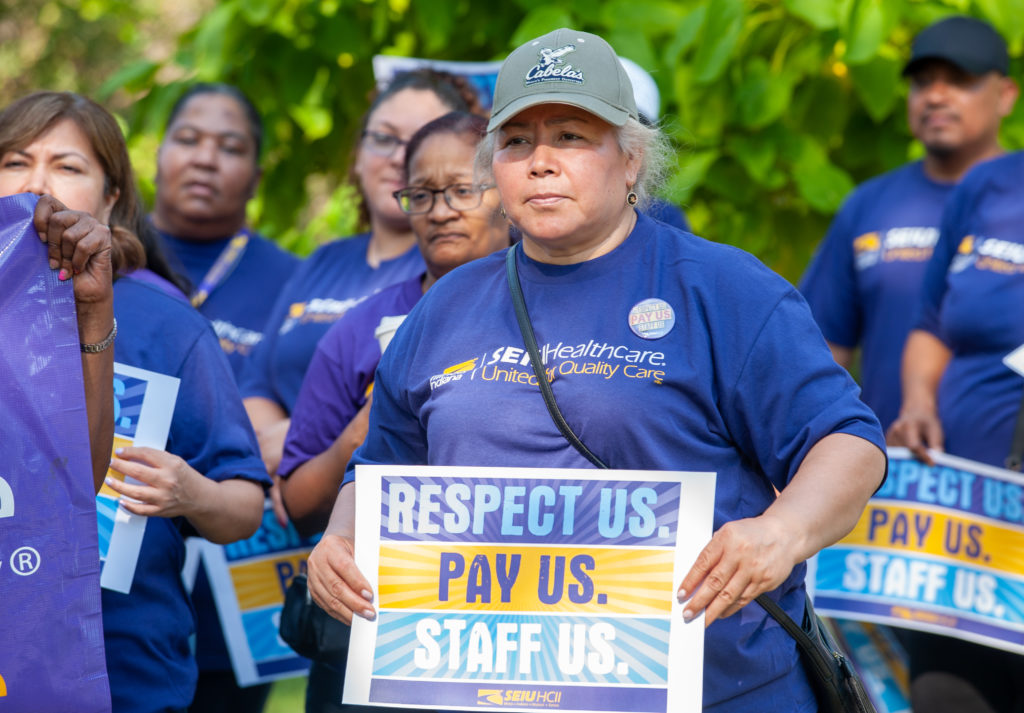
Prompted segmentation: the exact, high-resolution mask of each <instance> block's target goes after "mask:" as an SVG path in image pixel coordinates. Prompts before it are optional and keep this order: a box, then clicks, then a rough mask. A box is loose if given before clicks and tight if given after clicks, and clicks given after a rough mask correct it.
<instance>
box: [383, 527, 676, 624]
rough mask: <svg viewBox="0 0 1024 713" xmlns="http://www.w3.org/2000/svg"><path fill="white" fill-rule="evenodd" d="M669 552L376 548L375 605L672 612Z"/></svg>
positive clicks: (441, 546) (455, 546)
mask: <svg viewBox="0 0 1024 713" xmlns="http://www.w3.org/2000/svg"><path fill="white" fill-rule="evenodd" d="M673 565H674V554H673V552H672V550H671V549H669V548H664V547H663V548H646V549H645V548H633V547H631V548H622V549H619V548H600V547H586V548H580V547H549V546H545V547H523V546H520V547H514V546H513V547H509V546H496V545H494V546H492V545H474V544H472V543H458V544H436V543H429V544H420V543H408V544H402V545H394V544H389V545H382V546H381V548H380V562H379V574H380V582H379V589H380V591H379V603H380V606H381V607H384V608H392V609H442V610H443V609H458V610H463V611H467V610H469V611H472V610H481V611H493V610H498V609H515V610H518V611H543V612H569V611H571V612H574V613H592V614H634V615H643V614H650V615H665V614H668V613H670V612H671V610H672V602H673V600H674V597H675V591H674V589H673V585H672V568H673Z"/></svg>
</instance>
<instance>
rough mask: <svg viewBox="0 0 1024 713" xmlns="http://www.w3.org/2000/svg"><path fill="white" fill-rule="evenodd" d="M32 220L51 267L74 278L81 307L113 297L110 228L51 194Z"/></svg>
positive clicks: (38, 204)
mask: <svg viewBox="0 0 1024 713" xmlns="http://www.w3.org/2000/svg"><path fill="white" fill-rule="evenodd" d="M32 220H33V224H34V225H35V229H36V232H37V233H39V239H40V240H42V241H43V242H44V243H46V247H47V256H48V257H49V261H50V268H51V269H53V270H60V273H59V275H58V276H59V278H60V279H61V280H67V279H69V278H72V277H73V278H74V288H75V302H76V304H77V305H78V306H79V308H80V309H81V308H82V307H83V306H89V305H94V304H96V303H100V302H104V301H108V300H110V299H112V297H113V283H112V272H111V259H110V258H111V235H110V228H108V227H107V226H106V225H103V224H102V223H101V222H99V221H98V220H96V219H95V218H94V217H92V216H91V215H89V214H88V213H84V212H82V211H77V210H68V209H67V208H66V207H65V206H64V204H63V203H61V202H60V201H59V200H57V199H56V198H54V197H53V196H48V195H44V196H40V198H39V202H38V203H36V209H35V214H34V215H33V219H32ZM108 326H109V325H108Z"/></svg>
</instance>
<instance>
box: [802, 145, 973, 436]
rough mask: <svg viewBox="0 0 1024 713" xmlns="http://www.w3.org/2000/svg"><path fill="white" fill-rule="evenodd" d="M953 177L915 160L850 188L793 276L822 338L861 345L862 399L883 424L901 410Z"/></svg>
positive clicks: (834, 342)
mask: <svg viewBox="0 0 1024 713" xmlns="http://www.w3.org/2000/svg"><path fill="white" fill-rule="evenodd" d="M952 189H953V184H952V183H940V182H938V181H934V180H932V179H931V178H929V177H928V176H927V175H926V174H925V172H924V165H923V164H922V163H921V162H920V161H918V162H916V163H911V164H907V165H906V166H903V167H901V168H898V169H896V170H895V171H890V172H889V173H886V174H884V175H882V176H878V177H876V178H873V179H872V180H870V181H868V182H867V183H865V184H864V185H862V186H860V187H859V188H857V190H856V191H854V192H853V194H851V195H850V197H849V198H848V199H847V200H846V202H845V203H844V204H843V207H842V209H841V210H840V211H839V214H838V215H837V216H836V218H835V220H834V221H832V225H831V227H830V228H829V231H828V234H827V235H826V236H825V239H824V240H823V241H822V243H821V245H820V246H819V248H818V252H817V254H816V255H815V257H814V260H813V261H812V262H811V265H810V267H808V268H807V272H806V273H805V274H804V277H803V280H802V281H801V283H800V291H801V292H803V295H804V297H805V298H806V299H807V303H808V304H809V305H810V307H811V312H812V313H813V314H814V318H815V319H816V320H817V322H818V325H819V326H820V327H821V332H822V334H824V335H825V339H827V340H828V341H830V342H832V343H833V344H836V345H838V346H841V347H849V348H853V347H856V346H860V347H861V348H862V349H861V370H860V382H861V386H862V388H863V393H862V396H861V398H863V399H864V403H866V404H867V405H868V406H870V407H871V408H872V409H873V410H874V412H875V413H876V414H877V415H878V419H879V421H881V423H882V427H883V428H888V427H889V424H891V423H892V422H893V421H894V420H896V416H897V415H898V414H899V409H900V397H901V393H902V392H901V391H900V359H901V357H902V354H903V344H904V342H905V341H906V339H907V334H909V333H910V329H911V328H912V327H913V325H914V312H915V308H916V305H917V299H918V293H919V291H920V288H921V280H922V279H923V277H924V268H925V265H926V264H927V262H928V259H929V258H930V257H931V254H932V248H933V247H934V246H935V241H936V240H937V239H938V235H939V221H940V219H941V217H942V207H943V205H944V204H945V201H946V197H947V196H948V195H949V192H950V191H951V190H952Z"/></svg>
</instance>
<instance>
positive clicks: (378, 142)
mask: <svg viewBox="0 0 1024 713" xmlns="http://www.w3.org/2000/svg"><path fill="white" fill-rule="evenodd" d="M408 143H409V142H408V141H405V140H404V139H400V138H398V137H397V136H395V135H394V134H389V133H387V132H384V131H373V130H372V129H366V130H365V131H364V132H363V146H365V147H366V149H367V150H368V151H369V152H370V153H374V154H377V155H378V156H384V157H385V158H386V157H388V156H391V155H392V154H393V153H395V150H396V149H397V148H398V147H399V146H405V145H407V144H408Z"/></svg>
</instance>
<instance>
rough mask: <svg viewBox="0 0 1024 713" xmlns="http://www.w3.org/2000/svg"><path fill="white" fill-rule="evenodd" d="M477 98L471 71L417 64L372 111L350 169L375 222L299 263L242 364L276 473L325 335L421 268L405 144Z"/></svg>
mask: <svg viewBox="0 0 1024 713" xmlns="http://www.w3.org/2000/svg"><path fill="white" fill-rule="evenodd" d="M475 101H476V97H475V94H474V92H473V89H472V87H470V86H469V84H468V82H466V81H465V80H461V79H459V78H456V77H453V76H452V75H449V74H446V73H442V72H436V71H432V70H417V71H414V72H408V73H404V74H399V75H397V76H396V77H395V79H394V80H393V81H392V82H391V83H390V84H389V85H388V86H387V88H386V89H384V90H383V91H382V92H380V93H379V94H378V95H377V97H376V98H375V99H374V101H373V103H372V104H371V106H370V109H369V110H368V111H367V113H366V115H365V117H364V120H363V124H362V128H361V138H360V141H359V144H358V146H357V148H356V154H355V161H354V163H353V166H352V171H351V174H352V177H353V178H354V180H355V182H356V184H357V186H358V187H359V190H360V194H361V197H362V206H361V212H362V215H363V218H364V223H365V224H367V225H368V226H369V230H368V232H365V233H362V234H360V235H356V236H353V237H351V238H348V239H346V240H339V241H335V242H332V243H328V244H327V245H324V246H323V247H321V248H320V249H318V250H317V251H316V252H314V253H313V254H312V255H311V256H310V257H309V258H308V259H307V260H306V261H305V262H304V263H303V264H302V265H301V266H300V267H299V268H298V269H297V270H296V271H295V273H294V275H293V276H292V278H291V279H290V280H289V281H288V283H287V284H286V285H285V287H284V288H283V289H282V291H281V295H280V296H279V297H278V300H277V302H276V303H275V306H274V309H273V311H272V312H271V314H270V317H269V318H268V320H267V324H266V326H265V328H264V330H263V332H264V338H263V341H262V342H261V343H260V344H259V346H257V348H256V349H255V350H254V351H253V354H252V357H251V359H250V362H249V364H247V365H246V367H245V369H244V370H243V372H242V376H241V380H240V388H241V391H242V396H243V397H244V398H245V406H246V410H247V411H248V412H249V417H250V418H251V419H252V423H253V426H254V428H255V429H256V434H257V436H258V438H259V442H260V450H261V453H262V455H263V460H264V463H265V464H266V466H267V470H268V471H269V472H270V473H271V474H275V473H276V472H277V468H278V464H279V463H280V460H281V449H282V447H283V445H284V438H285V434H286V433H287V432H288V424H289V419H290V414H291V412H292V408H293V406H294V405H295V399H296V397H297V396H298V393H299V387H300V386H301V384H302V377H303V375H304V374H305V373H306V368H307V367H308V366H309V360H310V359H311V358H312V356H313V351H314V349H315V348H316V344H317V342H318V341H319V340H320V338H321V337H322V336H323V335H324V334H325V333H326V332H327V330H328V328H329V327H330V326H331V325H332V324H333V323H334V322H336V321H337V320H338V319H339V318H341V316H342V315H344V314H345V313H346V312H347V311H348V310H349V309H351V308H352V307H354V306H355V305H357V304H359V303H360V302H361V301H363V300H364V299H366V298H367V297H368V296H370V295H372V294H373V293H375V292H377V291H379V290H381V289H383V288H385V287H388V286H389V285H392V284H394V283H396V282H400V281H402V280H406V279H409V278H411V277H415V276H417V275H419V274H420V273H421V272H422V271H423V260H422V259H421V258H420V254H419V250H417V248H416V244H415V243H416V238H415V237H414V236H413V233H412V230H411V229H410V227H409V218H408V216H407V215H406V214H405V213H403V212H402V211H401V209H400V208H399V207H398V206H397V205H396V204H395V199H394V198H393V197H392V195H391V194H392V193H393V192H394V191H396V190H398V189H399V188H402V187H403V186H404V185H405V183H404V176H403V165H404V161H405V146H406V144H407V143H408V141H409V139H410V138H411V137H412V135H413V134H414V133H415V132H416V130H417V129H419V128H420V127H421V126H423V125H424V124H426V123H427V122H428V121H430V120H432V119H436V118H437V117H439V116H441V115H442V114H445V113H447V112H449V111H453V110H459V111H471V110H472V109H474V108H475Z"/></svg>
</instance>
